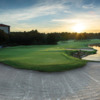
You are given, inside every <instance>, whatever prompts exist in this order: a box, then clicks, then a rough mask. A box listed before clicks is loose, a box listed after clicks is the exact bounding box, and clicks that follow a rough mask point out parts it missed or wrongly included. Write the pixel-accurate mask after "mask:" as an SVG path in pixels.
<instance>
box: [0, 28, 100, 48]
mask: <svg viewBox="0 0 100 100" xmlns="http://www.w3.org/2000/svg"><path fill="white" fill-rule="evenodd" d="M72 39H74V40H87V39H88V40H89V39H100V33H69V32H62V33H57V32H54V33H47V34H45V33H40V32H38V31H37V30H32V31H29V32H26V31H24V32H11V33H10V34H6V33H5V32H4V31H2V30H0V45H1V44H2V45H10V46H15V45H45V44H46V45H47V44H57V42H58V41H66V40H72Z"/></svg>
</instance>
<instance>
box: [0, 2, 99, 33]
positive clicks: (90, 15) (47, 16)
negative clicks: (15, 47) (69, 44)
mask: <svg viewBox="0 0 100 100" xmlns="http://www.w3.org/2000/svg"><path fill="white" fill-rule="evenodd" d="M23 2H24V3H23ZM99 5H100V1H99V0H55V1H53V0H37V1H35V0H29V1H27V0H21V1H20V0H15V1H12V0H1V3H0V14H1V15H0V23H3V24H7V25H10V26H11V32H14V31H30V30H34V29H37V30H38V31H39V32H45V33H48V32H77V33H83V32H86V33H90V32H93V33H98V32H100V28H99V26H100V23H99V22H100V12H99V9H100V7H99Z"/></svg>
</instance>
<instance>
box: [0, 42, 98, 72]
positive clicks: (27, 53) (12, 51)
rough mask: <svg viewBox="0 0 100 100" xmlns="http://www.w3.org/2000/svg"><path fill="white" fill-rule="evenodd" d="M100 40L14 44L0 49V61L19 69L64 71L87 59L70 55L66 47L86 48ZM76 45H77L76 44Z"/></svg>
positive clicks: (79, 65) (84, 62) (83, 63)
mask: <svg viewBox="0 0 100 100" xmlns="http://www.w3.org/2000/svg"><path fill="white" fill-rule="evenodd" d="M98 41H100V40H91V41H89V42H87V41H80V42H79V41H76V42H75V41H67V42H64V43H62V42H59V43H58V45H35V46H16V47H8V48H3V49H0V62H3V63H5V64H8V65H10V66H13V67H16V68H20V69H32V70H38V71H45V72H56V71H65V70H70V69H75V68H79V67H82V66H84V65H85V64H86V62H87V61H85V60H80V59H78V58H74V57H72V56H70V53H69V52H68V51H67V53H66V52H65V51H66V48H69V47H70V48H88V47H87V45H88V44H89V43H94V42H98ZM77 45H78V46H77Z"/></svg>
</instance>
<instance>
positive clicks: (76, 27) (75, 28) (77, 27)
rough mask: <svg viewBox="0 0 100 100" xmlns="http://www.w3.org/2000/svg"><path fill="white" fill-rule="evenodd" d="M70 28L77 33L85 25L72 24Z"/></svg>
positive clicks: (83, 28)
mask: <svg viewBox="0 0 100 100" xmlns="http://www.w3.org/2000/svg"><path fill="white" fill-rule="evenodd" d="M72 30H73V31H74V32H77V33H80V32H83V31H84V30H85V25H84V24H80V23H79V24H76V25H75V26H73V28H72Z"/></svg>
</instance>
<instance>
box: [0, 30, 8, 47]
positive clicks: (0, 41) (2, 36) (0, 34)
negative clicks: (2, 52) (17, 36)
mask: <svg viewBox="0 0 100 100" xmlns="http://www.w3.org/2000/svg"><path fill="white" fill-rule="evenodd" d="M7 41H8V35H7V34H6V33H5V32H4V31H3V30H0V45H4V44H6V42H7Z"/></svg>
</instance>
